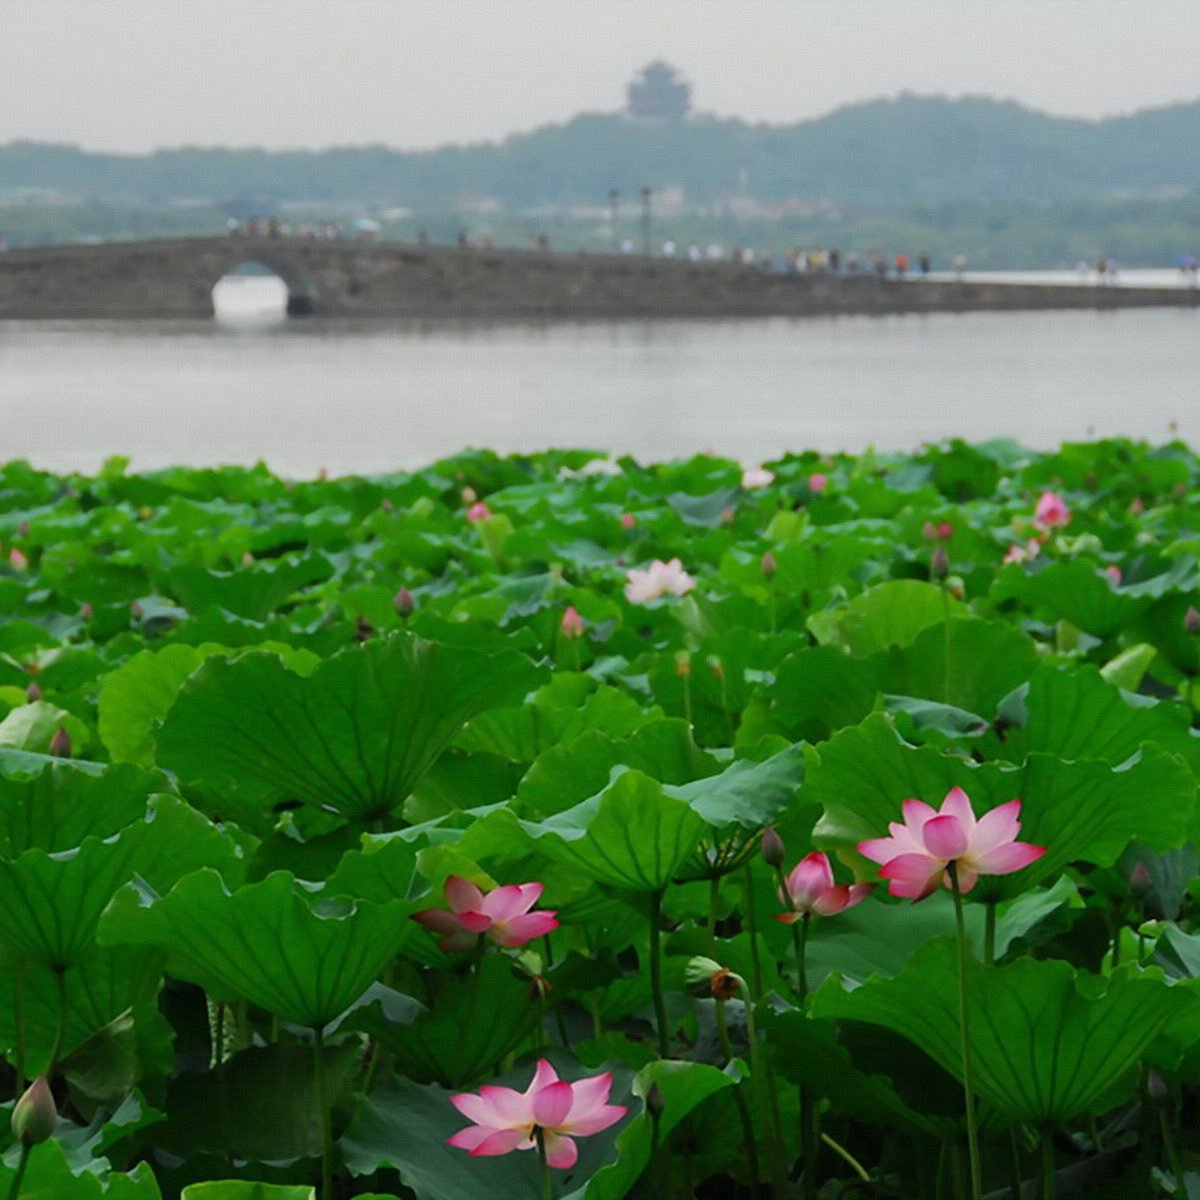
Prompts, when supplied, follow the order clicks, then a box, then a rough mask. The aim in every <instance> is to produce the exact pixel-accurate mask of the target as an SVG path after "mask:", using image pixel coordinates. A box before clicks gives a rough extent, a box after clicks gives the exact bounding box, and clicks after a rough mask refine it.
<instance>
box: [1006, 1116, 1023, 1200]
mask: <svg viewBox="0 0 1200 1200" xmlns="http://www.w3.org/2000/svg"><path fill="white" fill-rule="evenodd" d="M1008 1148H1009V1167H1010V1170H1011V1172H1012V1178H1011V1179H1010V1180H1009V1182H1008V1190H1009V1192H1010V1193H1011V1194H1012V1200H1023V1197H1024V1195H1025V1182H1024V1178H1023V1174H1022V1171H1021V1147H1020V1146H1019V1145H1018V1143H1017V1131H1016V1129H1011V1128H1010V1129H1009V1131H1008Z"/></svg>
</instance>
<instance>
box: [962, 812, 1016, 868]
mask: <svg viewBox="0 0 1200 1200" xmlns="http://www.w3.org/2000/svg"><path fill="white" fill-rule="evenodd" d="M1020 816H1021V802H1020V800H1010V801H1008V803H1007V804H999V805H997V806H996V807H995V808H993V809H992V810H991V812H986V813H984V814H983V816H982V817H980V818H979V823H978V824H977V825H976V826H975V832H974V833H973V834H972V835H971V851H970V852H971V856H972V857H973V858H978V857H979V855H981V854H986V853H987V852H988V851H989V850H995V849H996V847H997V846H1003V845H1004V844H1005V842H1012V841H1015V840H1016V837H1017V834H1018V833H1020V832H1021V822H1020V820H1019V819H1018V818H1019V817H1020Z"/></svg>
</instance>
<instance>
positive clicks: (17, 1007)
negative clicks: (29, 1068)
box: [13, 970, 25, 1100]
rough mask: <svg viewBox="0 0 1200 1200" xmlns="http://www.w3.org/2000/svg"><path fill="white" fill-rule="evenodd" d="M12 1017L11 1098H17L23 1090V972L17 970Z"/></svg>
mask: <svg viewBox="0 0 1200 1200" xmlns="http://www.w3.org/2000/svg"><path fill="white" fill-rule="evenodd" d="M13 1017H14V1020H15V1022H16V1027H17V1037H16V1041H17V1045H16V1054H15V1059H16V1061H15V1063H14V1064H13V1066H14V1068H15V1070H16V1075H17V1078H16V1080H15V1084H16V1086H15V1089H14V1091H13V1099H14V1100H19V1099H20V1098H21V1094H22V1093H23V1092H24V1091H25V972H24V971H23V970H22V971H18V972H17V978H16V980H15V981H14V986H13Z"/></svg>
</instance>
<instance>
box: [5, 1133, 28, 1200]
mask: <svg viewBox="0 0 1200 1200" xmlns="http://www.w3.org/2000/svg"><path fill="white" fill-rule="evenodd" d="M32 1149H33V1144H32V1143H30V1142H22V1143H21V1158H20V1161H19V1162H18V1163H17V1173H16V1174H15V1175H14V1176H13V1181H12V1183H11V1185H10V1186H9V1189H8V1200H17V1197H18V1196H20V1194H21V1184H22V1183H23V1182H24V1181H25V1168H26V1167H28V1166H29V1153H30V1151H31V1150H32Z"/></svg>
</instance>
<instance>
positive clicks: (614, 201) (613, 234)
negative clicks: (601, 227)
mask: <svg viewBox="0 0 1200 1200" xmlns="http://www.w3.org/2000/svg"><path fill="white" fill-rule="evenodd" d="M620 200H621V193H620V192H619V191H617V189H616V188H609V189H608V244H609V246H610V247H611V249H612V252H613V253H614V254H616V252H617V206H618V205H619V203H620Z"/></svg>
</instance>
